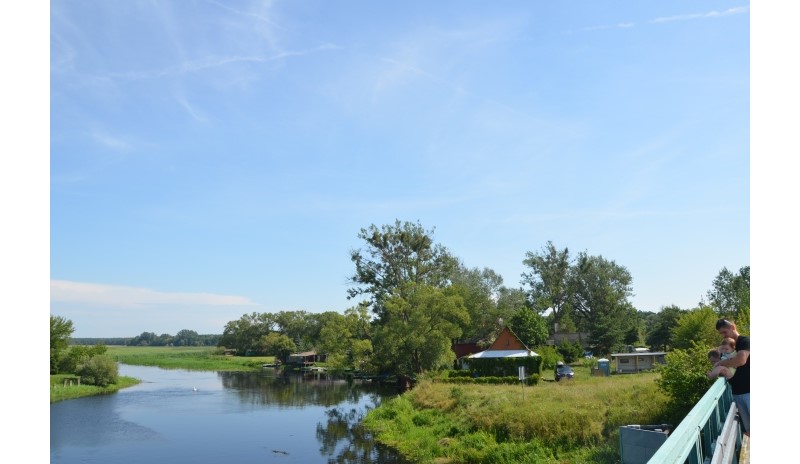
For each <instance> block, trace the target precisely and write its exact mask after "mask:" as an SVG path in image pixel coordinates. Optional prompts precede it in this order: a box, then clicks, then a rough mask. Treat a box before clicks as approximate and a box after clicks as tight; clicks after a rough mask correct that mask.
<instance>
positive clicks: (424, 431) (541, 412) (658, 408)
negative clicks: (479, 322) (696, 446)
mask: <svg viewBox="0 0 800 464" xmlns="http://www.w3.org/2000/svg"><path fill="white" fill-rule="evenodd" d="M584 371H585V372H584ZM576 374H578V375H577V376H576V378H575V379H572V380H568V381H562V382H552V381H547V382H541V383H540V384H539V385H537V386H535V387H522V386H521V385H516V386H511V385H477V384H467V385H458V384H450V383H443V382H435V381H432V380H423V381H420V382H419V383H418V384H417V386H416V387H415V388H414V389H412V390H409V391H407V392H406V393H404V394H403V395H401V396H398V397H396V398H394V399H392V400H390V401H387V402H384V403H383V404H382V405H381V407H379V408H377V409H375V410H372V411H370V412H369V413H368V414H367V416H366V418H365V419H364V422H363V424H364V426H365V427H366V428H367V430H369V431H370V432H371V433H373V434H374V435H375V437H376V438H377V439H378V441H380V442H382V443H384V444H387V445H389V446H392V447H393V448H396V449H397V450H398V451H399V452H400V453H402V454H403V455H404V456H406V457H407V458H408V459H409V460H411V461H413V462H419V463H433V462H436V463H439V464H443V463H537V464H550V463H552V464H556V463H567V462H593V463H608V464H611V463H617V462H619V459H620V457H619V451H618V447H619V426H621V425H628V424H660V423H664V422H665V421H666V420H667V418H668V417H669V413H668V407H667V405H668V397H667V396H665V395H664V393H662V392H661V391H660V390H659V389H658V387H657V385H656V382H655V379H656V377H657V374H655V373H641V374H631V375H613V376H611V377H590V376H589V374H588V368H585V369H583V368H582V369H578V370H577V371H576Z"/></svg>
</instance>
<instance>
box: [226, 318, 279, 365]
mask: <svg viewBox="0 0 800 464" xmlns="http://www.w3.org/2000/svg"><path fill="white" fill-rule="evenodd" d="M275 326H276V323H275V321H274V318H273V316H272V315H271V314H269V313H261V314H259V313H256V312H253V313H250V314H243V315H242V317H240V318H239V319H237V320H235V321H230V322H228V323H227V324H225V329H224V330H223V331H222V337H220V339H219V343H218V346H224V347H227V348H233V349H235V350H236V354H237V355H242V356H244V355H246V354H247V352H248V351H250V352H255V353H258V352H260V350H261V348H260V345H259V341H260V340H261V337H264V336H265V335H267V334H269V333H270V332H272V331H273V329H274V327H275Z"/></svg>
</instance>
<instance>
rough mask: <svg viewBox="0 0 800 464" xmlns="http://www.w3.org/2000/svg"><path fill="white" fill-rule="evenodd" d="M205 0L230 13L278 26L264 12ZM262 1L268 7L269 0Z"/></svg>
mask: <svg viewBox="0 0 800 464" xmlns="http://www.w3.org/2000/svg"><path fill="white" fill-rule="evenodd" d="M206 1H207V3H209V4H211V5H214V6H217V7H219V8H222V9H223V10H227V11H229V12H231V13H235V14H237V15H241V16H246V17H249V18H255V19H257V20H259V21H263V22H265V23H267V24H269V25H270V26H272V27H280V26H279V25H278V24H277V23H276V22H275V21H273V20H272V18H270V17H269V16H267V15H266V14H262V13H253V12H251V11H242V10H238V9H236V8H231V7H230V6H228V5H224V4H222V3H219V2H215V1H214V0H206ZM264 3H266V4H267V8H269V5H270V4H271V2H264Z"/></svg>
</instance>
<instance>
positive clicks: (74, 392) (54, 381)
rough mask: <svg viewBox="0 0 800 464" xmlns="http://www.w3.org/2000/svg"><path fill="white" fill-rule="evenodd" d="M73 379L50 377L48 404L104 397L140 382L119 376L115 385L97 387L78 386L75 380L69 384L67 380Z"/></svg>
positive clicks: (60, 376) (65, 376)
mask: <svg viewBox="0 0 800 464" xmlns="http://www.w3.org/2000/svg"><path fill="white" fill-rule="evenodd" d="M74 378H75V376H73V375H68V374H57V375H51V376H50V403H55V402H58V401H62V400H71V399H75V398H81V397H84V396H94V395H106V394H109V393H114V392H116V391H118V390H119V389H121V388H125V387H130V386H132V385H136V384H137V383H139V382H141V381H140V380H139V379H135V378H133V377H125V376H120V377H118V378H117V383H115V384H111V385H108V386H107V387H97V386H94V385H78V383H77V381H75V380H72V382H70V380H69V379H74ZM65 380H66V382H65Z"/></svg>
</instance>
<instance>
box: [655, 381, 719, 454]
mask: <svg viewBox="0 0 800 464" xmlns="http://www.w3.org/2000/svg"><path fill="white" fill-rule="evenodd" d="M732 401H733V400H732V396H731V392H730V387H729V386H728V383H727V381H726V380H725V379H724V378H719V379H717V381H716V382H714V384H712V385H711V387H710V388H709V389H708V391H707V392H706V393H705V395H703V397H702V398H700V401H698V402H697V404H695V405H694V407H693V408H692V410H691V411H689V414H687V415H686V417H685V418H684V419H683V420H682V421H681V423H680V424H678V426H677V427H676V428H675V429H674V430H673V431H672V433H671V434H670V435H669V437H668V438H667V440H666V441H665V442H664V443H663V444H662V445H661V447H659V448H658V451H656V452H655V454H653V457H651V458H650V460H649V461H647V464H684V463H685V462H686V460H687V459H689V456H690V455H692V452H694V453H695V456H694V458H695V459H693V460H692V462H703V451H702V446H701V443H700V440H701V435H702V432H703V430H704V429H706V428H707V425H708V423H709V421H710V420H711V419H712V418H711V415H712V414H714V413H715V412H716V413H717V414H718V415H723V417H717V418H716V420H719V421H721V422H724V421H725V417H724V415H727V413H728V407H729V406H730V403H731V402H732ZM720 403H726V404H720ZM732 410H734V411H735V409H732ZM720 428H721V427H719V428H716V429H717V431H720ZM714 438H716V437H714Z"/></svg>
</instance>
